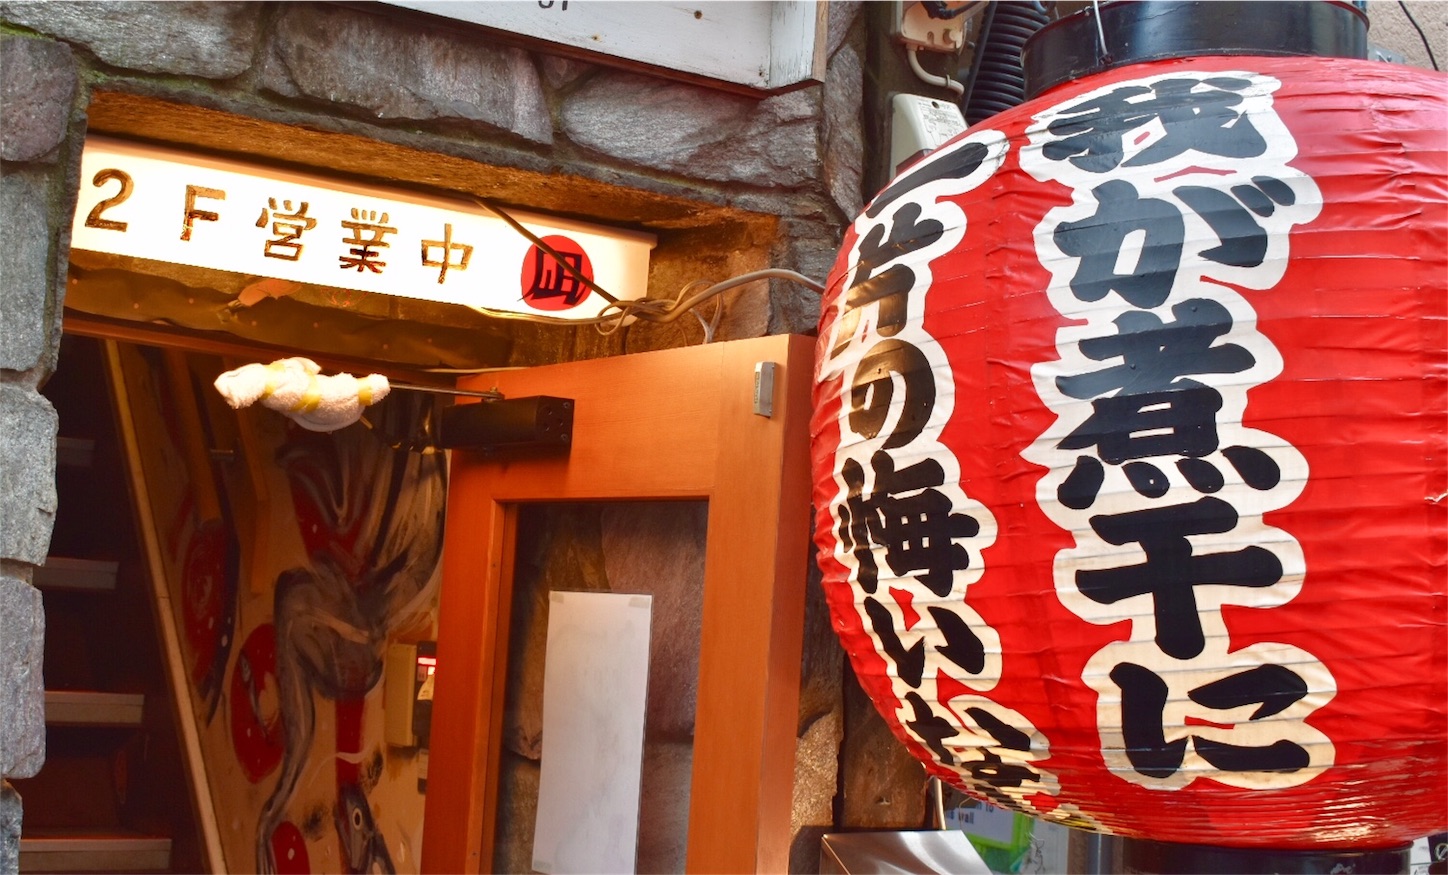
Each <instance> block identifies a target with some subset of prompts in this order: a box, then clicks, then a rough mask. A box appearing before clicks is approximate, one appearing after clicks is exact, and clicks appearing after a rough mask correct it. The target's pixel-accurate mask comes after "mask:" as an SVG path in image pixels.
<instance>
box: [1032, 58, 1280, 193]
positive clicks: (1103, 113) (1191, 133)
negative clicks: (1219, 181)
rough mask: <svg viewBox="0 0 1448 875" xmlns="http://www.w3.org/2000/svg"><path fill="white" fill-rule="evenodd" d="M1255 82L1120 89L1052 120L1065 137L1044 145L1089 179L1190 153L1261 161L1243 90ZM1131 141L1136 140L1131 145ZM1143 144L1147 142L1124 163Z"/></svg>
mask: <svg viewBox="0 0 1448 875" xmlns="http://www.w3.org/2000/svg"><path fill="white" fill-rule="evenodd" d="M1251 84H1252V83H1251V82H1249V81H1248V80H1246V79H1239V78H1236V77H1233V76H1218V77H1214V78H1211V79H1187V78H1183V79H1160V80H1158V81H1156V82H1152V83H1150V84H1132V85H1123V86H1121V87H1119V88H1116V89H1114V90H1112V91H1110V92H1107V93H1106V94H1103V95H1100V96H1098V97H1094V98H1091V99H1090V100H1086V101H1083V102H1081V103H1078V104H1076V105H1074V106H1072V107H1070V108H1069V109H1068V110H1067V111H1066V114H1063V115H1062V116H1061V117H1060V118H1057V119H1056V120H1054V121H1052V122H1051V123H1050V124H1049V125H1048V126H1047V127H1046V130H1047V132H1048V133H1050V134H1052V135H1053V136H1056V137H1059V138H1060V139H1058V140H1055V141H1053V142H1049V143H1047V144H1046V145H1045V146H1044V147H1043V148H1042V154H1043V155H1045V157H1046V158H1049V159H1050V160H1052V161H1065V160H1069V161H1070V162H1071V163H1072V164H1074V165H1075V166H1077V167H1079V168H1081V169H1082V170H1085V171H1088V172H1090V173H1107V172H1110V171H1112V170H1115V169H1116V168H1117V167H1122V166H1125V167H1141V166H1147V165H1151V164H1159V163H1161V162H1163V161H1168V160H1170V159H1172V158H1175V157H1177V156H1178V155H1181V154H1183V153H1184V152H1187V151H1188V150H1194V151H1197V152H1201V153H1203V154H1206V155H1217V156H1220V157H1224V158H1250V157H1254V156H1257V155H1262V154H1263V153H1265V152H1266V151H1267V142H1266V140H1264V139H1263V138H1262V134H1261V133H1260V132H1259V131H1258V130H1257V128H1256V127H1255V126H1253V124H1252V119H1251V118H1250V117H1248V116H1247V115H1246V114H1244V112H1243V109H1242V98H1243V94H1242V92H1243V91H1245V90H1247V89H1248V88H1250V87H1251ZM1133 135H1134V137H1133ZM1128 137H1133V142H1131V143H1128V142H1126V140H1127V138H1128ZM1148 141H1150V142H1148ZM1140 142H1148V144H1147V145H1146V146H1145V147H1144V148H1142V149H1141V150H1140V151H1137V152H1136V153H1135V154H1133V155H1131V157H1129V158H1128V157H1126V153H1127V151H1128V149H1129V148H1130V147H1133V146H1136V145H1139V143H1140Z"/></svg>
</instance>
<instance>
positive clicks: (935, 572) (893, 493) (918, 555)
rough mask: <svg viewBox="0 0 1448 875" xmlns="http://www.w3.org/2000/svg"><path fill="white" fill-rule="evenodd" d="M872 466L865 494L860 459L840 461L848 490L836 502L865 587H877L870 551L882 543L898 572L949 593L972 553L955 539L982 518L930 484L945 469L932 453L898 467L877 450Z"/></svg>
mask: <svg viewBox="0 0 1448 875" xmlns="http://www.w3.org/2000/svg"><path fill="white" fill-rule="evenodd" d="M870 467H871V468H872V469H873V470H874V473H875V484H874V485H875V488H874V491H872V492H871V493H870V494H869V495H865V494H864V488H865V476H864V470H863V468H861V466H860V464H859V463H858V462H856V461H855V460H853V459H846V460H845V462H844V464H843V465H841V467H840V473H841V475H842V476H843V477H844V479H845V483H846V485H848V486H849V495H848V497H847V498H846V499H845V501H844V502H843V504H842V505H841V506H840V507H839V508H838V512H839V517H840V529H839V533H840V537H841V542H842V543H843V544H844V545H845V548H846V549H848V550H851V552H852V553H853V554H854V556H855V558H856V559H857V560H859V561H860V573H859V581H860V585H861V587H863V588H864V589H865V591H866V592H874V591H875V585H876V583H875V569H874V559H873V557H870V556H869V552H870V550H871V548H872V547H874V546H875V545H879V546H883V547H884V548H885V561H886V562H887V563H888V564H889V566H890V570H891V571H893V572H894V573H895V574H897V575H904V574H911V575H912V576H913V577H914V578H915V579H916V580H918V581H919V582H920V583H922V584H924V585H925V586H926V588H928V589H929V590H930V591H931V592H933V593H934V594H936V595H937V596H942V597H944V596H945V595H948V594H949V593H950V590H951V585H952V583H953V581H954V577H955V572H956V571H963V570H965V569H966V568H969V567H970V554H969V553H967V552H966V550H965V548H964V547H963V546H961V545H960V544H956V543H955V542H954V540H953V539H955V538H970V537H974V536H975V535H978V534H980V523H978V522H977V521H976V520H975V519H974V518H973V517H971V516H969V515H967V514H963V513H954V512H953V510H954V505H953V504H952V503H951V500H950V498H949V496H947V495H946V494H945V493H943V492H941V491H940V490H938V489H933V488H931V487H935V486H940V485H942V484H943V483H944V482H945V472H944V471H943V470H942V469H941V467H940V463H939V462H937V461H935V460H934V459H925V460H923V461H920V462H916V463H915V464H913V465H908V466H906V467H904V468H901V469H900V470H898V471H897V470H896V469H895V460H894V459H892V458H891V457H890V455H889V454H888V453H885V452H876V453H875V454H874V455H872V456H871V457H870ZM866 557H868V558H869V563H870V576H869V580H868V581H867V580H866V573H865V559H866ZM913 572H920V573H918V574H914V573H913Z"/></svg>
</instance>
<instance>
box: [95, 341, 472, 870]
mask: <svg viewBox="0 0 1448 875" xmlns="http://www.w3.org/2000/svg"><path fill="white" fill-rule="evenodd" d="M120 350H121V359H120V361H121V371H122V377H123V379H124V381H125V386H126V393H127V397H128V399H129V401H130V405H131V412H132V416H133V418H134V421H135V427H136V433H137V444H138V446H139V456H140V458H139V459H134V460H132V461H133V463H139V465H140V470H141V471H142V473H143V475H144V478H145V483H146V495H147V498H148V500H149V508H148V509H147V510H148V512H149V513H150V514H151V516H152V518H153V521H154V523H155V526H154V528H155V531H156V532H157V534H158V540H159V541H160V543H159V544H158V546H159V548H160V553H161V561H162V565H163V567H162V569H161V571H162V572H163V574H164V578H165V583H166V591H167V592H168V593H169V595H170V601H171V607H172V612H173V619H174V621H175V623H176V626H177V628H178V633H179V634H178V636H177V637H178V639H179V642H180V649H181V659H182V661H183V670H184V672H185V675H186V678H187V681H188V683H189V686H190V690H191V705H192V716H193V718H194V720H195V721H196V725H197V729H198V732H199V734H200V737H201V746H202V752H203V758H204V760H205V764H206V769H205V770H206V776H207V779H208V781H209V784H210V791H211V796H212V802H213V804H214V806H215V808H216V812H217V819H218V826H219V829H220V832H221V836H222V845H223V851H224V853H225V857H226V865H227V868H229V869H232V870H235V871H259V872H267V873H271V872H276V873H311V872H316V873H324V872H386V873H391V872H416V871H417V867H418V861H419V859H420V857H421V842H422V814H423V796H422V794H421V792H420V791H419V789H418V788H419V778H422V777H425V772H423V771H422V769H421V768H420V765H421V764H422V763H423V762H425V759H423V758H422V757H421V756H420V755H419V754H420V751H419V749H418V748H416V747H395V746H392V745H389V744H386V743H385V742H384V741H383V714H382V693H383V690H382V666H383V657H384V654H385V651H386V648H387V646H388V645H389V644H390V643H395V642H402V643H406V642H414V641H420V640H427V639H431V638H433V637H434V635H435V629H436V619H437V617H436V607H437V598H436V597H437V582H438V573H439V560H440V558H441V551H442V522H443V507H444V503H445V502H444V500H445V493H446V462H445V459H444V457H443V456H442V455H441V454H426V453H419V452H415V451H409V450H406V449H394V448H393V446H391V445H390V442H389V441H388V440H387V439H385V438H384V437H382V435H388V434H406V433H414V432H415V430H416V428H417V424H418V422H419V421H420V420H421V419H422V418H423V417H425V416H426V415H428V412H429V410H430V405H431V400H430V399H428V398H426V397H425V396H422V397H420V396H418V395H416V394H415V393H397V394H396V395H395V396H393V397H391V398H388V399H387V400H386V401H384V402H382V403H381V404H378V405H376V406H375V407H373V408H371V409H370V410H369V412H368V421H367V422H363V423H358V424H355V425H352V426H349V427H348V428H345V429H342V430H340V431H337V432H333V433H330V434H319V433H315V432H309V431H305V430H303V429H301V428H298V427H296V426H295V425H293V424H291V423H290V422H289V421H288V420H286V419H285V418H284V417H282V416H279V415H277V414H275V413H272V412H270V411H266V410H262V409H245V410H240V411H233V410H231V409H230V408H228V407H227V406H226V405H225V403H224V402H222V401H220V399H219V398H218V397H213V396H215V394H216V393H215V391H214V390H213V389H212V388H211V386H210V383H211V380H212V379H213V378H214V377H215V375H216V374H218V373H220V372H221V371H223V370H225V369H226V365H225V364H224V363H222V362H221V361H220V360H216V359H205V358H202V357H191V358H189V359H186V358H182V357H180V356H178V355H177V354H174V353H162V352H160V351H158V350H154V349H149V348H142V347H129V346H122V347H120ZM213 449H217V450H220V451H221V452H219V453H213V452H212V450H213ZM227 451H231V452H230V453H229V454H228V452H227ZM233 642H236V643H235V644H233Z"/></svg>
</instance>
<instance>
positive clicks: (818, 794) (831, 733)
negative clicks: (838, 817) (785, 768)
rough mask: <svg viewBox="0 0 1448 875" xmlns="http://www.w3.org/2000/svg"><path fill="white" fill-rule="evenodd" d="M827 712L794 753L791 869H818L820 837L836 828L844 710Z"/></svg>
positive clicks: (816, 722)
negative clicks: (835, 819)
mask: <svg viewBox="0 0 1448 875" xmlns="http://www.w3.org/2000/svg"><path fill="white" fill-rule="evenodd" d="M836 705H837V707H836V710H834V711H832V712H830V713H828V714H825V715H824V716H823V717H821V718H820V719H818V720H816V721H815V722H814V723H813V724H811V725H810V727H809V728H808V729H806V730H805V733H804V735H803V736H801V737H800V739H799V744H798V746H797V747H796V748H795V754H794V805H793V810H792V812H791V814H790V819H789V828H790V834H791V836H792V837H793V838H792V840H791V841H790V849H789V871H791V872H817V871H819V862H820V839H821V838H822V837H823V836H824V834H825V833H826V832H829V831H830V830H831V829H832V828H833V827H834V818H835V794H836V792H837V791H838V790H839V761H840V742H841V740H842V739H843V738H844V734H845V733H844V727H843V725H842V721H841V716H842V710H841V709H840V708H839V707H838V703H836Z"/></svg>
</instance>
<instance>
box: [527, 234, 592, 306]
mask: <svg viewBox="0 0 1448 875" xmlns="http://www.w3.org/2000/svg"><path fill="white" fill-rule="evenodd" d="M542 239H543V242H544V243H546V244H547V245H548V247H549V248H550V249H552V250H553V251H554V252H556V253H557V254H558V258H554V257H553V256H552V255H550V254H549V253H547V252H545V251H543V249H542V248H541V247H539V246H538V245H536V244H535V245H533V246H530V247H528V254H527V255H526V256H524V258H523V274H522V287H523V300H524V301H525V302H527V304H528V306H530V307H532V308H534V309H535V310H571V309H573V308H574V307H577V306H578V305H579V304H581V303H583V301H584V299H585V298H587V297H588V295H589V288H588V286H587V284H585V283H584V282H583V280H580V279H579V278H578V274H582V275H583V276H585V277H587V278H588V281H589V282H592V281H593V264H592V262H590V261H589V260H588V254H587V253H586V252H584V251H583V247H582V246H579V245H578V243H576V242H575V241H574V240H572V239H571V238H568V237H564V236H562V235H559V234H553V235H550V236H548V237H544V238H542ZM560 259H561V260H562V261H563V262H564V263H566V264H567V265H568V267H571V268H573V271H577V272H578V274H575V273H574V272H573V271H570V270H568V269H567V268H565V267H564V266H563V265H562V264H560V263H559V260H560Z"/></svg>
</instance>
